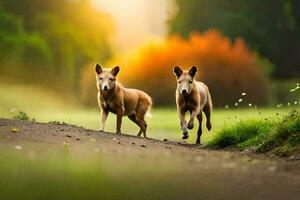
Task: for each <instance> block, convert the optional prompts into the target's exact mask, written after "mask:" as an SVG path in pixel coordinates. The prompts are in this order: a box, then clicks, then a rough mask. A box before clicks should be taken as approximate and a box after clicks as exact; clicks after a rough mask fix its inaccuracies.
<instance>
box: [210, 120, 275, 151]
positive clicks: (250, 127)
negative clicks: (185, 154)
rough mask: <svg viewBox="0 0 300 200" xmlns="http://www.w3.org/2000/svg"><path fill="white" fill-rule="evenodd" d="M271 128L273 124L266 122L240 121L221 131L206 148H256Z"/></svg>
mask: <svg viewBox="0 0 300 200" xmlns="http://www.w3.org/2000/svg"><path fill="white" fill-rule="evenodd" d="M272 126H273V123H272V122H269V121H267V120H249V121H241V122H238V123H237V124H235V125H232V126H230V127H226V128H224V129H222V130H221V131H220V132H219V133H217V134H216V136H215V137H214V138H213V140H211V141H210V142H209V143H208V147H212V148H227V147H238V148H240V149H245V148H249V147H253V146H257V145H258V144H261V143H262V141H264V139H265V138H266V137H267V136H268V134H269V132H270V130H271V128H272Z"/></svg>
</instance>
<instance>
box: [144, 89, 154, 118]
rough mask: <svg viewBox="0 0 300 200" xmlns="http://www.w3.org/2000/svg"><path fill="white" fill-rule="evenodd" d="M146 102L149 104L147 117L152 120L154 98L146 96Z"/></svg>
mask: <svg viewBox="0 0 300 200" xmlns="http://www.w3.org/2000/svg"><path fill="white" fill-rule="evenodd" d="M145 100H146V102H147V104H148V108H147V112H146V117H148V118H152V114H151V108H152V105H153V103H152V98H151V97H150V96H149V95H147V94H146V95H145Z"/></svg>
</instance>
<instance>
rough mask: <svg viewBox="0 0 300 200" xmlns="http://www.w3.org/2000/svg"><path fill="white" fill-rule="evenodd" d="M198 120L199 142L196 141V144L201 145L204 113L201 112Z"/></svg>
mask: <svg viewBox="0 0 300 200" xmlns="http://www.w3.org/2000/svg"><path fill="white" fill-rule="evenodd" d="M197 119H198V121H199V127H198V131H197V140H196V144H200V142H201V135H202V112H200V113H199V114H198V115H197Z"/></svg>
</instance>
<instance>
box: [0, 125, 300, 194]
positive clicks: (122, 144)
mask: <svg viewBox="0 0 300 200" xmlns="http://www.w3.org/2000/svg"><path fill="white" fill-rule="evenodd" d="M13 132H15V133H13ZM0 138H1V139H0V146H1V145H2V146H5V145H8V146H9V145H14V146H15V145H18V144H29V143H30V144H32V143H34V144H43V145H45V144H46V145H49V146H51V145H53V146H57V145H62V144H64V145H70V146H85V145H87V144H90V143H91V142H94V143H101V148H102V149H105V153H109V152H115V151H118V152H120V151H124V152H125V151H126V152H131V153H132V154H135V153H137V154H138V155H139V156H140V155H143V154H145V155H146V154H151V155H155V156H156V155H157V157H159V155H161V154H171V155H174V156H175V157H176V158H178V159H179V160H180V161H181V163H182V165H183V167H182V168H181V169H185V170H182V171H180V172H178V173H177V175H184V176H185V177H186V178H187V179H191V180H192V179H195V180H196V181H195V184H197V180H198V179H207V180H208V182H214V181H215V182H217V183H218V184H220V185H222V187H221V188H219V192H220V191H224V190H226V192H225V193H226V195H230V193H234V192H235V191H239V192H241V193H243V197H242V194H241V195H240V196H236V197H241V198H244V199H300V160H299V159H298V158H295V157H293V158H292V159H289V158H287V159H280V158H270V157H268V156H265V155H261V154H256V153H251V152H238V151H219V150H209V149H206V148H204V147H203V146H199V145H192V144H185V143H183V142H182V141H181V142H176V141H168V140H167V139H166V140H164V141H159V140H155V139H150V138H147V139H145V138H139V137H135V136H131V135H125V134H114V133H106V132H99V131H94V130H88V129H84V128H80V127H76V126H72V125H67V124H61V123H57V122H53V123H36V122H30V121H19V120H8V119H0ZM155 156H152V157H151V159H155V158H157V157H155ZM171 162H172V161H171ZM208 174H210V175H208ZM212 174H213V175H212ZM218 175H220V177H218ZM212 176H213V178H211V177H212ZM224 177H226V178H224ZM199 191H201V188H200V189H199ZM199 191H198V192H199ZM191 192H193V191H191ZM245 194H247V195H245ZM223 197H224V198H222V199H228V198H226V196H223ZM230 199H235V198H230ZM236 199H238V198H236Z"/></svg>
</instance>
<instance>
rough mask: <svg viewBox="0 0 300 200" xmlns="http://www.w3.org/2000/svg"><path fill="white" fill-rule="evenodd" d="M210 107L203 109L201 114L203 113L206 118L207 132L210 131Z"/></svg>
mask: <svg viewBox="0 0 300 200" xmlns="http://www.w3.org/2000/svg"><path fill="white" fill-rule="evenodd" d="M211 110H212V109H211V105H206V106H205V107H204V108H203V112H204V113H205V116H206V128H207V130H209V131H210V130H211V121H210V116H211Z"/></svg>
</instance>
